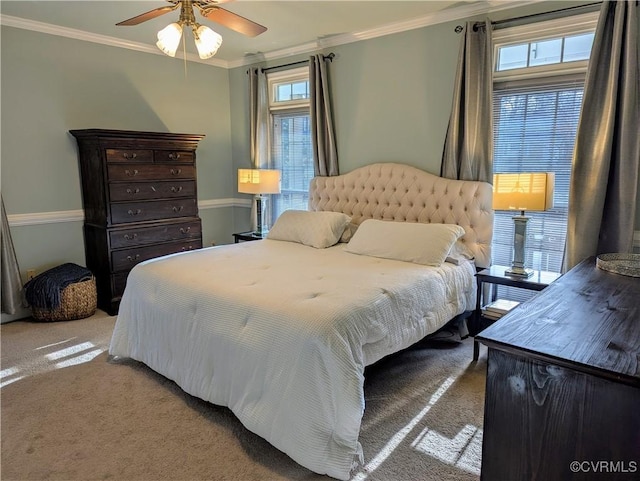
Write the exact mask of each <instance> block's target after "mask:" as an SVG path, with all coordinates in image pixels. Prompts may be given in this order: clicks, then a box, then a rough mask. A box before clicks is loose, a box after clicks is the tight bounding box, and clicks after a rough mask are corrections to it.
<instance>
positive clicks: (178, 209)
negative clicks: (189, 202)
mask: <svg viewBox="0 0 640 481" xmlns="http://www.w3.org/2000/svg"><path fill="white" fill-rule="evenodd" d="M182 209H184V206H183V205H180V206H177V205H174V206H173V211H174V212H182Z"/></svg>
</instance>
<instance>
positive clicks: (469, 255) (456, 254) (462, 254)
mask: <svg viewBox="0 0 640 481" xmlns="http://www.w3.org/2000/svg"><path fill="white" fill-rule="evenodd" d="M474 259H475V256H474V255H473V252H471V249H469V247H467V244H465V243H464V242H463V241H462V239H458V240H457V241H455V242H454V243H453V245H452V246H451V250H450V251H449V254H448V255H447V258H446V262H449V263H451V264H455V265H460V262H461V261H464V260H470V261H472V260H474Z"/></svg>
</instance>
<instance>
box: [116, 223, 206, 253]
mask: <svg viewBox="0 0 640 481" xmlns="http://www.w3.org/2000/svg"><path fill="white" fill-rule="evenodd" d="M201 235H202V228H201V224H200V221H193V222H176V223H172V224H163V225H159V226H153V227H138V228H135V229H118V230H111V231H109V245H110V246H111V248H112V249H121V248H123V247H134V246H141V245H146V244H150V243H152V242H166V241H176V240H184V239H192V238H197V239H199V238H200V236H201Z"/></svg>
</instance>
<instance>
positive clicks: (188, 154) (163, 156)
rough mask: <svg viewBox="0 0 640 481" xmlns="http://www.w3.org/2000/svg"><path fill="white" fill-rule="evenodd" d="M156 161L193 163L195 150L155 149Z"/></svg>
mask: <svg viewBox="0 0 640 481" xmlns="http://www.w3.org/2000/svg"><path fill="white" fill-rule="evenodd" d="M153 160H154V162H185V163H187V164H193V160H194V156H193V151H188V150H154V152H153Z"/></svg>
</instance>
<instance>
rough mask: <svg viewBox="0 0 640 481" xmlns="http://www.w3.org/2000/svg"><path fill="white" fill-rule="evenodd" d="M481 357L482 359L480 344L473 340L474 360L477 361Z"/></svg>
mask: <svg viewBox="0 0 640 481" xmlns="http://www.w3.org/2000/svg"><path fill="white" fill-rule="evenodd" d="M479 357H480V343H479V342H478V341H476V340H475V339H474V340H473V360H474V361H477V360H478V358H479Z"/></svg>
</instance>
